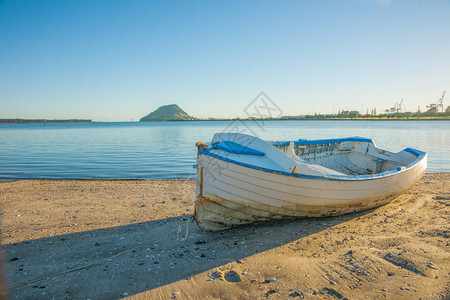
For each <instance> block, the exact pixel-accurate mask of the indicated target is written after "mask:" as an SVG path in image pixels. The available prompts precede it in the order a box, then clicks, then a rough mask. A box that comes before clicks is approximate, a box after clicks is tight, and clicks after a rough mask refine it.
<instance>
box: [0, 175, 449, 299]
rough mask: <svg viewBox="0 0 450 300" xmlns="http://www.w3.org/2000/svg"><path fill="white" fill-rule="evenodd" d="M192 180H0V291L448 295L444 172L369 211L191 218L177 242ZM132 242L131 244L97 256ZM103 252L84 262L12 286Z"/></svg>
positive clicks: (18, 295) (41, 294)
mask: <svg viewBox="0 0 450 300" xmlns="http://www.w3.org/2000/svg"><path fill="white" fill-rule="evenodd" d="M194 185H195V182H194V181H40V180H36V181H17V182H1V183H0V191H1V195H0V196H1V199H0V201H1V202H0V203H1V211H2V213H1V218H2V219H1V221H2V244H3V256H4V261H5V269H6V272H7V278H8V282H7V284H8V286H9V287H10V288H12V289H11V290H9V295H10V296H11V297H12V298H14V299H48V298H55V299H88V298H89V299H117V298H122V297H127V296H129V297H130V298H149V299H150V298H151V299H170V298H174V299H203V298H217V299H266V298H269V299H302V298H305V299H344V298H348V299H364V298H368V299H386V298H387V299H419V298H422V299H449V295H450V294H449V293H450V289H449V286H450V275H449V273H450V252H449V249H450V247H449V245H450V244H449V211H450V209H449V205H450V173H431V174H426V175H425V177H424V178H423V179H422V180H421V181H420V182H419V183H418V184H417V185H415V186H414V187H413V188H412V189H411V190H410V191H408V192H407V193H405V194H404V195H402V196H400V197H399V198H397V199H395V200H393V201H392V202H391V203H389V204H388V205H385V206H383V207H380V208H377V209H373V210H369V211H364V212H359V213H354V214H349V215H345V216H341V217H333V218H316V219H299V220H293V221H280V222H269V223H261V224H255V225H250V226H244V227H240V228H235V229H231V230H227V231H223V232H215V233H206V232H202V231H201V230H200V229H199V228H198V227H197V226H196V224H195V223H192V224H190V226H189V232H188V234H189V235H188V237H187V239H185V240H184V241H179V240H177V239H176V230H177V228H178V227H179V226H180V225H183V224H186V222H187V221H188V220H189V217H190V216H191V214H192V213H193V205H194ZM183 230H184V229H183ZM183 232H184V231H183ZM141 245H144V246H143V247H139V246H141ZM134 247H139V248H136V249H134V250H133V251H129V252H127V253H125V254H123V255H121V256H117V257H113V258H109V259H108V257H111V256H113V255H115V254H117V253H121V252H124V251H127V250H128V249H132V248H134ZM103 258H107V259H106V260H105V261H103V262H102V263H99V264H95V265H92V266H90V267H88V268H84V269H80V270H77V271H75V272H70V273H67V274H63V275H60V276H56V277H51V278H47V279H44V280H41V281H37V282H34V283H32V284H29V285H26V286H20V287H16V286H18V285H20V284H22V283H26V282H29V281H33V280H35V279H39V278H43V277H46V276H48V275H52V274H56V273H59V272H65V271H68V270H71V269H72V268H75V267H80V266H85V265H86V264H90V263H93V262H96V261H98V260H100V259H103Z"/></svg>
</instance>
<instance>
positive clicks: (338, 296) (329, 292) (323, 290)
mask: <svg viewBox="0 0 450 300" xmlns="http://www.w3.org/2000/svg"><path fill="white" fill-rule="evenodd" d="M322 292H326V293H327V294H328V295H330V296H334V297H336V298H338V299H347V298H344V296H342V294H341V293H339V292H337V291H336V290H335V289H330V288H323V289H322Z"/></svg>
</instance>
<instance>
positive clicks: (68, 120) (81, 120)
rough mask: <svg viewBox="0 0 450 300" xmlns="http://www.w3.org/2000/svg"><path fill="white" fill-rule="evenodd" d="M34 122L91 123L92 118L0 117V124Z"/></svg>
mask: <svg viewBox="0 0 450 300" xmlns="http://www.w3.org/2000/svg"><path fill="white" fill-rule="evenodd" d="M30 123H31V124H36V123H92V120H84V119H67V120H47V119H0V124H30Z"/></svg>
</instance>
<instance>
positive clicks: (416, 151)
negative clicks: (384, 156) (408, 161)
mask: <svg viewBox="0 0 450 300" xmlns="http://www.w3.org/2000/svg"><path fill="white" fill-rule="evenodd" d="M403 151H406V152H409V153H411V154H413V155H415V156H417V157H419V156H421V155H423V154H426V152H423V151H420V150H417V149H413V148H406V149H405V150H403Z"/></svg>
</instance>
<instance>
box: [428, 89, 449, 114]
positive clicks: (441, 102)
mask: <svg viewBox="0 0 450 300" xmlns="http://www.w3.org/2000/svg"><path fill="white" fill-rule="evenodd" d="M444 96H445V91H444V92H443V93H442V96H441V98H439V100H438V101H437V102H436V103H431V104H430V105H427V108H428V109H431V108H436V112H444ZM439 109H440V110H439Z"/></svg>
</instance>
